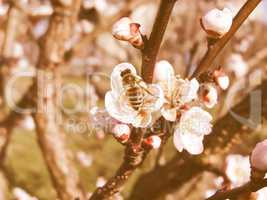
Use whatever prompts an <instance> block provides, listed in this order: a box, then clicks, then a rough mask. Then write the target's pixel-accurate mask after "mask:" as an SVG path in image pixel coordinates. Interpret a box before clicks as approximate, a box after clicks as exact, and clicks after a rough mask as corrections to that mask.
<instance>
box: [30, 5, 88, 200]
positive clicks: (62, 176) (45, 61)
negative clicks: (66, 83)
mask: <svg viewBox="0 0 267 200" xmlns="http://www.w3.org/2000/svg"><path fill="white" fill-rule="evenodd" d="M52 3H53V7H54V13H53V15H52V17H51V20H50V24H49V28H48V31H47V33H46V34H45V35H44V38H42V40H41V42H40V54H39V60H38V64H37V69H38V72H37V77H36V78H35V79H34V83H33V90H32V92H31V94H32V98H33V100H32V104H33V105H34V106H35V108H38V109H37V112H34V113H33V114H32V116H33V118H34V121H35V124H36V133H37V139H38V142H39V145H40V148H41V151H42V154H43V156H44V160H45V162H46V165H47V167H48V170H49V172H50V175H51V178H52V182H53V184H54V186H55V189H56V191H57V194H58V197H59V198H60V199H61V200H76V199H79V200H85V194H84V192H83V190H82V189H81V187H80V182H79V176H78V173H77V171H76V169H75V168H74V167H73V163H72V159H73V157H72V153H71V152H70V150H69V149H68V148H67V147H66V144H65V135H64V134H63V131H62V130H61V128H60V127H59V125H58V121H57V120H58V118H57V116H59V115H58V114H59V111H58V109H57V105H58V90H59V89H60V86H61V85H60V84H61V83H60V82H59V80H60V75H61V74H60V72H59V71H58V70H59V68H58V66H59V65H60V64H61V63H62V62H63V56H64V53H65V46H64V45H65V42H66V40H68V39H69V38H70V36H71V34H72V29H73V26H74V23H75V22H76V19H77V16H78V13H79V9H80V5H81V1H80V0H72V3H71V5H69V6H65V5H63V4H61V2H60V1H57V0H53V1H52Z"/></svg>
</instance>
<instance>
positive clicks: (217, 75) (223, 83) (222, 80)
mask: <svg viewBox="0 0 267 200" xmlns="http://www.w3.org/2000/svg"><path fill="white" fill-rule="evenodd" d="M213 76H214V79H215V82H216V84H217V85H218V86H219V87H220V88H221V89H222V90H226V89H227V88H228V87H229V85H230V79H229V77H228V76H227V75H226V74H225V73H224V72H223V71H222V69H217V70H215V71H214V72H213Z"/></svg>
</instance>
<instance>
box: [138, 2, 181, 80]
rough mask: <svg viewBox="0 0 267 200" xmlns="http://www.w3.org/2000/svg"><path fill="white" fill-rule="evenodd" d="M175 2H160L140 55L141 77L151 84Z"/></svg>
mask: <svg viewBox="0 0 267 200" xmlns="http://www.w3.org/2000/svg"><path fill="white" fill-rule="evenodd" d="M175 2H176V0H161V3H160V7H159V10H158V14H157V17H156V20H155V23H154V26H153V29H152V32H151V35H150V38H149V40H148V41H147V43H146V44H145V49H144V50H143V54H142V77H143V79H144V81H145V82H147V83H151V82H152V80H153V73H154V68H155V63H156V59H157V55H158V52H159V48H160V45H161V42H162V39H163V36H164V33H165V31H166V28H167V25H168V22H169V19H170V16H171V12H172V9H173V7H174V4H175Z"/></svg>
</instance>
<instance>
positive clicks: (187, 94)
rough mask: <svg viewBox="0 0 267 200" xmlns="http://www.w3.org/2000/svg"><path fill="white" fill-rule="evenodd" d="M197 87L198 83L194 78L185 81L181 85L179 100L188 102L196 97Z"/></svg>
mask: <svg viewBox="0 0 267 200" xmlns="http://www.w3.org/2000/svg"><path fill="white" fill-rule="evenodd" d="M198 89H199V83H198V81H197V80H196V79H195V78H194V79H192V80H191V81H190V82H188V81H186V82H185V83H184V84H183V85H182V86H181V97H180V101H181V102H182V103H188V102H190V101H192V100H193V99H196V98H197V92H198Z"/></svg>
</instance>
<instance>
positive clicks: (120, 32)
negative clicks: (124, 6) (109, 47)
mask: <svg viewBox="0 0 267 200" xmlns="http://www.w3.org/2000/svg"><path fill="white" fill-rule="evenodd" d="M131 23H133V21H132V20H131V19H130V18H128V17H123V18H121V19H120V20H119V21H117V22H116V23H115V24H114V25H113V27H112V34H113V36H114V37H115V38H117V39H119V40H125V41H127V40H129V39H130V38H131V37H132V34H131V30H130V24H131Z"/></svg>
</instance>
